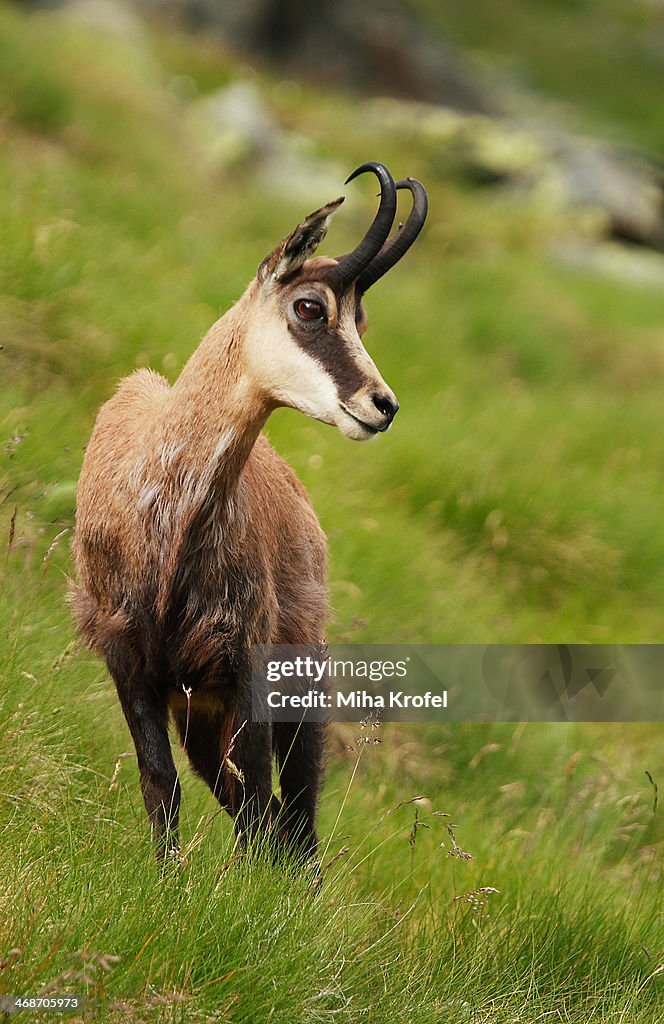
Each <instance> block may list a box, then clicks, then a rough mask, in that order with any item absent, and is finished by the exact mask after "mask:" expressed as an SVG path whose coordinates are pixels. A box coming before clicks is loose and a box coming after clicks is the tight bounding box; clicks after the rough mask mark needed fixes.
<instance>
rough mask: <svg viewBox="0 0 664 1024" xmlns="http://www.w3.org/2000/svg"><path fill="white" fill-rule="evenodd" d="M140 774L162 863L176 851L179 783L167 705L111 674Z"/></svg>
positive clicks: (141, 687)
mask: <svg viewBox="0 0 664 1024" xmlns="http://www.w3.org/2000/svg"><path fill="white" fill-rule="evenodd" d="M113 675H114V678H115V683H116V688H117V691H118V696H119V698H120V703H121V705H122V710H123V712H124V716H125V718H126V720H127V725H128V726H129V731H130V732H131V735H132V739H133V741H134V746H135V747H136V755H137V757H138V768H139V771H140V775H141V791H142V793H143V801H144V803H145V809H146V811H147V812H148V817H149V819H150V823H151V825H152V829H153V832H154V836H155V841H156V846H157V858H158V859H159V860H162V859H163V858H164V857H165V856H166V855H167V854H168V853H172V852H174V851H176V850H177V848H178V818H179V811H180V782H179V780H178V776H177V772H176V770H175V764H174V763H173V754H172V751H171V744H170V741H169V738H168V712H167V708H166V705H165V703H164V702H163V701H160V700H159V698H158V697H157V695H156V694H155V693H154V692H153V691H152V690H150V689H149V688H148V687H147V686H137V685H136V684H135V683H134V682H133V681H132V683H131V686H129V685H127V680H126V679H124V678H123V677H122V676H120V675H119V674H116V673H113Z"/></svg>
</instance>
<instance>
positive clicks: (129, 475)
mask: <svg viewBox="0 0 664 1024" xmlns="http://www.w3.org/2000/svg"><path fill="white" fill-rule="evenodd" d="M365 171H372V172H373V173H374V174H375V175H376V176H377V177H378V179H379V181H380V189H381V196H380V204H379V208H378V212H377V214H376V216H375V219H374V221H373V223H372V225H371V227H370V228H369V230H368V232H367V234H366V235H365V237H364V238H363V239H362V241H361V242H360V244H359V245H358V246H357V248H356V249H354V250H353V252H351V253H347V254H346V255H344V256H341V257H339V258H338V259H327V258H320V257H318V258H315V259H310V257H311V256H312V254H313V253H314V251H315V249H316V247H317V246H318V244H319V243H320V241H321V240H322V239H323V237H324V235H325V233H326V230H327V225H328V220H329V217H330V215H331V214H333V213H334V212H335V210H336V209H337V207H338V206H339V205H340V203H341V202H342V201H343V199H336V200H335V201H334V202H332V203H328V204H327V206H323V207H322V208H321V209H320V210H317V211H316V212H315V213H312V214H311V215H310V216H309V217H307V218H306V219H305V220H303V221H302V223H301V224H298V226H297V227H296V228H295V230H294V231H293V232H292V234H290V235H288V237H287V238H285V239H284V240H283V241H282V242H281V243H280V244H279V245H278V246H277V247H276V249H274V251H273V252H272V253H270V255H269V256H267V257H266V259H264V260H263V262H262V263H261V265H260V267H259V268H258V273H257V275H256V277H255V278H254V280H253V281H252V282H251V284H250V285H249V287H248V288H247V290H246V292H245V293H244V295H243V296H242V297H241V298H240V299H239V301H238V302H237V303H236V304H235V305H234V306H233V307H232V308H231V309H230V310H229V311H228V312H227V313H226V314H225V315H224V316H222V317H221V319H220V320H218V321H217V322H216V323H215V324H214V325H213V326H212V328H211V329H210V331H209V332H208V334H207V335H206V336H205V338H204V339H203V341H202V342H201V344H200V345H199V347H198V348H197V349H196V351H195V352H194V354H193V355H192V357H191V358H190V360H189V362H188V363H187V364H186V366H185V367H184V369H183V371H182V373H181V374H180V376H179V378H178V380H177V381H176V382H175V384H174V385H173V386H172V387H170V386H169V384H168V383H167V381H166V380H165V379H164V378H163V377H161V376H160V375H159V374H157V373H153V372H152V371H150V370H146V369H142V370H138V371H136V372H135V373H133V374H131V376H129V377H127V378H126V379H125V380H123V381H122V382H121V383H120V385H119V387H118V390H117V392H116V394H115V395H114V396H113V397H112V398H111V399H110V401H108V402H107V403H106V404H105V405H104V406H103V407H102V409H101V411H100V412H99V415H98V418H97V422H96V424H95V427H94V431H93V433H92V437H91V439H90V443H89V445H88V447H87V451H86V454H85V459H84V462H83V469H82V472H81V477H80V480H79V485H78V495H77V518H76V531H75V536H74V545H73V546H74V556H75V562H76V568H77V573H78V585H75V586H73V587H72V593H71V600H72V605H73V608H74V613H75V616H76V618H77V622H78V626H79V629H80V631H81V633H82V635H83V637H84V639H85V641H86V642H87V643H88V644H89V645H90V647H92V648H93V649H94V650H96V651H98V652H99V653H100V654H101V655H103V657H104V658H105V660H106V663H107V665H108V668H109V670H110V673H111V675H112V677H113V680H114V682H115V685H116V688H117V692H118V696H119V698H120V703H121V705H122V710H123V712H124V715H125V717H126V720H127V723H128V725H129V729H130V731H131V735H132V738H133V741H134V744H135V747H136V753H137V755H138V765H139V770H140V778H141V789H142V792H143V798H144V801H145V807H146V810H147V812H148V815H149V817H150V820H151V823H152V826H153V829H154V832H155V835H156V840H157V851H158V856H163V855H164V854H165V853H166V852H168V851H170V850H173V849H175V848H176V846H177V825H178V809H179V803H180V786H179V782H178V777H177V773H176V770H175V765H174V763H173V756H172V753H171V746H170V743H169V737H168V722H169V716H170V717H171V719H172V720H173V721H174V723H175V728H176V729H177V732H178V733H179V735H180V738H181V740H182V741H183V742H185V746H186V751H187V755H188V756H189V759H190V761H191V764H192V766H193V768H194V769H195V771H196V772H198V774H199V775H201V776H202V778H203V779H204V780H205V781H206V782H207V784H208V785H209V787H210V789H211V790H212V792H213V793H214V795H215V797H216V798H217V799H218V800H219V802H220V803H221V804H222V806H223V807H225V808H226V809H228V810H229V811H230V812H231V814H232V815H233V816H234V818H235V827H236V831H237V833H238V835H240V836H247V835H252V834H254V832H255V831H256V829H257V828H258V826H259V825H266V826H267V827H268V829H269V830H270V831H271V832H272V829H273V827H274V832H275V834H276V835H277V836H278V837H279V838H280V840H281V841H282V842H287V843H288V844H290V845H292V846H294V847H295V848H296V849H298V850H299V851H300V852H301V854H302V855H303V856H305V857H306V856H309V855H310V854H311V853H312V852H313V851H314V850H315V847H316V842H317V840H316V832H315V818H316V804H317V799H318V791H319V787H320V780H321V771H322V761H323V729H322V726H319V725H315V724H307V725H303V726H300V727H298V726H297V725H287V724H277V723H275V724H274V725H272V726H269V725H264V724H258V723H255V722H252V714H251V710H252V709H251V688H250V661H251V649H252V645H253V644H256V643H283V644H301V643H320V642H321V641H322V640H323V638H324V633H325V623H326V616H327V582H326V542H325V537H324V535H323V533H322V531H321V528H320V526H319V524H318V520H317V519H316V515H315V513H314V511H313V509H312V506H311V504H310V502H309V499H308V497H307V494H306V492H305V490H304V488H303V487H302V485H301V484H300V483H299V481H298V480H297V479H296V477H295V476H294V474H293V473H292V472H291V470H290V469H289V467H288V466H287V465H286V464H285V462H283V461H282V459H281V458H280V457H279V455H277V454H276V452H275V451H274V450H273V448H272V447H271V446H270V444H269V443H268V441H267V440H266V438H265V437H264V436H263V435H262V434H261V433H260V431H261V428H262V427H263V425H264V423H265V421H266V420H267V418H268V416H269V415H270V413H271V412H272V410H273V409H275V408H277V407H278V406H290V407H291V408H294V409H299V410H300V411H301V412H303V413H306V414H307V415H308V416H312V417H314V419H318V420H321V421H322V422H324V423H331V424H334V425H335V426H336V427H338V428H339V430H340V431H341V433H342V434H345V435H346V437H350V438H353V439H354V440H358V441H359V440H364V439H365V438H369V437H372V436H374V435H375V434H376V433H378V432H382V431H384V430H387V428H388V427H389V425H390V423H391V422H392V419H393V417H394V415H395V413H396V411H397V409H398V404H397V401H396V398H395V396H394V394H393V393H392V391H390V389H389V388H388V387H387V385H386V384H385V382H384V381H383V379H382V377H381V376H380V374H379V373H378V370H377V369H376V367H375V365H374V363H373V362H372V360H371V359H370V357H369V356H368V354H367V352H366V351H365V349H364V347H363V345H362V342H361V340H360V337H361V335H362V334H363V333H364V331H365V329H366V325H367V319H366V314H365V312H364V309H363V308H362V304H361V300H362V296H363V294H364V292H366V290H367V289H368V288H369V287H370V286H371V285H372V284H373V283H374V282H375V281H377V280H378V278H379V277H381V276H382V275H383V274H384V273H386V271H388V270H389V269H390V267H392V266H393V265H394V264H395V263H396V262H397V260H399V259H400V258H401V256H403V254H404V253H405V251H406V250H407V249H408V247H409V246H410V245H411V244H412V243H413V241H414V240H415V238H416V237H417V235H418V233H419V231H420V229H421V227H422V225H423V224H424V220H425V217H426V213H427V198H426V192H425V190H424V188H423V186H422V185H421V184H420V183H419V182H418V181H415V180H414V179H412V178H408V179H406V180H404V181H399V182H396V183H395V181H394V179H393V177H392V175H391V174H390V172H389V171H388V170H387V168H386V167H385V166H384V165H383V164H380V163H375V162H370V163H366V164H363V165H362V166H361V167H358V168H357V170H356V171H355V172H354V173H353V174H352V175H351V176H350V178H348V181H351V180H352V179H353V178H355V177H356V176H357V175H358V174H361V173H363V172H365ZM397 189H408V190H410V192H411V194H412V210H411V213H410V215H409V217H408V219H407V221H406V223H405V224H404V225H403V227H402V228H401V229H400V230H399V231H398V233H397V234H396V235H395V236H394V237H393V238H391V239H388V235H389V233H390V230H391V228H392V224H393V221H394V218H395V214H396V205H397ZM188 698H189V699H188ZM273 755H274V756H275V757H276V761H277V764H278V767H279V770H280V781H281V802H280V801H279V800H278V799H277V798H276V796H274V795H273V793H272V757H273Z"/></svg>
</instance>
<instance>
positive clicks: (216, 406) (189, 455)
mask: <svg viewBox="0 0 664 1024" xmlns="http://www.w3.org/2000/svg"><path fill="white" fill-rule="evenodd" d="M243 305H244V302H243V299H241V300H240V302H239V303H237V304H236V305H235V306H234V307H233V308H232V309H230V310H229V311H228V312H227V313H226V314H225V315H224V316H223V317H222V318H221V319H220V320H218V321H217V322H216V323H215V324H214V325H213V326H212V327H211V328H210V330H209V331H208V333H207V334H206V336H205V337H204V339H203V341H202V342H201V343H200V345H199V346H198V348H197V349H196V351H195V352H194V353H193V355H192V356H191V358H190V359H189V361H188V362H187V364H186V365H185V367H184V369H183V370H182V373H181V374H180V376H179V377H178V379H177V381H176V382H175V384H174V385H173V387H172V388H171V391H170V395H169V399H168V412H167V415H166V417H165V420H164V423H163V437H162V443H163V452H164V453H165V454H164V455H163V456H162V463H163V462H164V460H166V461H168V459H169V457H170V458H172V459H173V460H174V461H175V462H178V463H181V462H182V460H184V461H186V463H187V464H188V465H189V466H190V467H192V466H193V465H195V466H196V467H197V468H199V469H200V471H201V473H204V474H205V475H206V476H208V474H209V475H210V483H211V485H212V484H213V483H214V482H223V485H224V486H223V490H224V491H228V490H229V489H232V487H233V484H234V483H235V482H236V480H237V478H238V477H239V474H240V473H241V471H242V467H243V466H244V463H245V462H246V460H247V458H248V456H249V452H250V451H251V449H252V447H253V445H254V443H255V441H256V438H257V437H258V434H259V432H260V430H261V429H262V427H263V425H264V424H265V421H266V420H267V418H268V416H269V414H270V412H271V405H270V403H269V402H267V401H266V399H265V397H264V396H263V395H262V394H261V393H260V391H259V389H258V388H257V387H256V386H255V384H254V383H253V381H252V379H251V376H250V374H249V373H248V372H247V366H246V360H245V353H244V334H245V331H244V325H243V316H242V306H243Z"/></svg>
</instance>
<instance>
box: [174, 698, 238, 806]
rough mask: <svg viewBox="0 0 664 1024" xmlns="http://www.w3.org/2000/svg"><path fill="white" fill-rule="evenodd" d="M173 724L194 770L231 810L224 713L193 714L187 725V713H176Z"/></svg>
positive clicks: (221, 802) (180, 711) (182, 711)
mask: <svg viewBox="0 0 664 1024" xmlns="http://www.w3.org/2000/svg"><path fill="white" fill-rule="evenodd" d="M173 720H174V722H175V728H176V729H177V733H178V736H179V737H180V742H181V743H182V745H183V747H184V749H185V750H186V752H187V757H188V758H189V761H190V764H191V767H192V768H193V769H194V771H195V772H196V774H197V775H199V776H200V777H201V778H202V779H203V781H204V782H206V783H207V784H208V786H209V787H210V789H211V790H212V793H213V795H214V796H215V797H216V799H217V800H218V801H219V803H220V804H221V806H222V807H223V808H224V809H225V810H229V809H230V807H229V800H228V794H227V792H226V786H225V778H226V769H225V767H224V762H225V760H226V756H227V754H228V752H227V750H226V747H227V746H228V743H227V742H226V743H225V742H224V736H225V732H226V730H225V729H224V718H223V715H222V713H221V712H219V713H215V714H204V713H201V712H195V711H191V712H190V715H189V722H188V723H187V712H186V711H185V710H180V709H178V710H177V711H174V712H173Z"/></svg>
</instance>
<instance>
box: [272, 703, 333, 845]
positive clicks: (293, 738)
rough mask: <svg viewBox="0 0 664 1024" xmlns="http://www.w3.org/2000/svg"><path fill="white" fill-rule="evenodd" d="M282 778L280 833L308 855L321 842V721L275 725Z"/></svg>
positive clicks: (290, 843)
mask: <svg viewBox="0 0 664 1024" xmlns="http://www.w3.org/2000/svg"><path fill="white" fill-rule="evenodd" d="M273 730H274V739H275V752H276V756H277V762H278V765H279V772H280V777H281V798H282V811H281V817H280V820H279V832H280V835H281V836H282V838H283V839H284V840H285V842H286V843H287V845H289V846H290V847H291V848H294V849H296V850H297V851H298V852H299V853H302V854H304V856H305V857H309V856H311V855H312V854H313V853H314V852H315V850H316V845H317V843H318V837H317V835H316V824H315V823H316V807H317V804H318V793H319V790H320V784H321V778H322V774H323V761H324V743H325V734H324V726H323V725H322V724H320V723H318V722H311V723H306V724H305V723H298V724H292V723H289V722H279V723H275V725H274V726H273Z"/></svg>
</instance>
